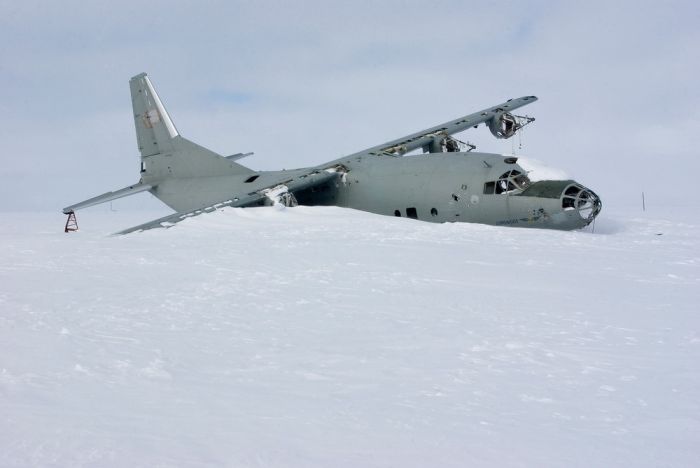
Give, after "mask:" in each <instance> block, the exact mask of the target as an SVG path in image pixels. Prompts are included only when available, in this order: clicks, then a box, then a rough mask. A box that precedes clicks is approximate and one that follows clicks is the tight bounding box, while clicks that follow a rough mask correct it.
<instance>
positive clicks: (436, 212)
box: [430, 208, 438, 216]
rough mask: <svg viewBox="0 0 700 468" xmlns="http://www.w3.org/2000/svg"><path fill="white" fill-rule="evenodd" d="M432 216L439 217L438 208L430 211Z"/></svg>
mask: <svg viewBox="0 0 700 468" xmlns="http://www.w3.org/2000/svg"><path fill="white" fill-rule="evenodd" d="M430 215H431V216H437V215H438V210H437V208H431V209H430Z"/></svg>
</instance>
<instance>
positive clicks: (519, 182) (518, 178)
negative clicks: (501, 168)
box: [484, 169, 530, 195]
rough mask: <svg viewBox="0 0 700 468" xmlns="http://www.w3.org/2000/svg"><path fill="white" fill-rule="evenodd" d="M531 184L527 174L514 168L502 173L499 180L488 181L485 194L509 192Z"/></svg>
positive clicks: (522, 188) (523, 188)
mask: <svg viewBox="0 0 700 468" xmlns="http://www.w3.org/2000/svg"><path fill="white" fill-rule="evenodd" d="M529 185H530V179H529V178H528V177H527V174H523V173H522V172H520V171H518V170H516V169H513V170H511V171H508V172H505V173H503V174H501V177H499V178H498V180H496V181H493V182H486V183H485V184H484V194H487V195H490V194H493V193H496V194H501V193H509V192H512V191H513V190H525V189H526V188H527V187H528V186H529Z"/></svg>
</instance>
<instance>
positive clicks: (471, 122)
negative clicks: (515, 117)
mask: <svg viewBox="0 0 700 468" xmlns="http://www.w3.org/2000/svg"><path fill="white" fill-rule="evenodd" d="M535 101H537V97H535V96H523V97H521V98H517V99H509V100H508V101H506V102H504V103H502V104H498V105H496V106H493V107H489V108H486V109H483V110H480V111H479V112H474V113H473V114H469V115H465V116H464V117H460V118H457V119H454V120H450V121H449V122H445V123H443V124H440V125H436V126H435V127H432V128H428V129H425V130H422V131H420V132H416V133H413V134H411V135H407V136H405V137H402V138H398V139H396V140H392V141H388V142H386V143H383V144H381V145H377V146H373V147H372V148H368V149H366V150H364V151H360V152H358V153H354V154H352V155H350V157H352V156H360V155H365V154H373V155H387V156H401V155H403V154H405V153H407V152H409V151H413V150H415V149H418V148H421V147H424V146H426V145H429V144H430V143H432V142H433V141H434V140H435V138H437V137H442V138H444V136H446V135H452V134H455V133H459V132H462V131H464V130H467V129H469V128H470V127H475V126H477V125H479V124H481V123H487V124H488V125H492V124H494V125H495V124H497V123H499V122H500V119H501V118H502V117H503V116H504V115H509V114H508V113H509V112H510V111H512V110H515V109H518V108H520V107H523V106H525V105H527V104H530V103H533V102H535ZM492 128H493V127H492ZM492 132H493V130H492ZM499 138H507V136H499Z"/></svg>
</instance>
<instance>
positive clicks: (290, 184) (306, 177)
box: [113, 168, 341, 235]
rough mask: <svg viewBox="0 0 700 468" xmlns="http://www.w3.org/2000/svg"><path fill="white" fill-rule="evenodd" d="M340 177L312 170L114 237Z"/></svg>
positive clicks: (256, 202) (254, 203) (252, 203)
mask: <svg viewBox="0 0 700 468" xmlns="http://www.w3.org/2000/svg"><path fill="white" fill-rule="evenodd" d="M340 176H341V173H340V172H337V171H336V170H335V169H334V168H330V169H326V170H322V169H310V170H309V171H307V172H303V173H302V174H299V175H297V176H296V177H293V178H291V179H287V180H279V181H277V182H275V183H273V184H271V185H268V186H266V187H263V188H260V189H258V190H255V191H254V192H248V193H239V194H234V195H232V196H231V198H229V199H227V200H222V201H220V202H216V203H212V204H209V205H206V206H203V207H201V208H197V209H194V210H189V211H180V212H178V213H173V214H171V215H168V216H163V217H162V218H158V219H154V220H153V221H149V222H147V223H144V224H139V225H138V226H133V227H130V228H128V229H124V230H123V231H119V232H115V233H114V234H113V235H123V234H129V233H131V232H136V231H147V230H149V229H154V228H163V227H164V228H169V227H172V226H174V225H175V224H177V223H179V222H180V221H184V220H185V219H187V218H192V217H195V216H199V215H201V214H206V213H211V212H212V211H216V210H218V209H220V208H224V207H226V206H231V207H236V208H244V207H249V206H257V205H259V204H260V202H261V201H263V200H265V199H266V198H267V199H269V200H271V201H272V200H274V199H275V197H276V196H278V195H280V194H283V193H294V192H297V191H300V190H305V189H307V188H311V187H314V186H316V185H321V184H323V183H325V182H328V181H330V180H332V179H335V178H337V177H340Z"/></svg>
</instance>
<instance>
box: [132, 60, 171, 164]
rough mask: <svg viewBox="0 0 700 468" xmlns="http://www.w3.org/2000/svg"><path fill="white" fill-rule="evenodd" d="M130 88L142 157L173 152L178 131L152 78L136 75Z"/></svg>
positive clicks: (143, 74)
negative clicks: (174, 139) (152, 82)
mask: <svg viewBox="0 0 700 468" xmlns="http://www.w3.org/2000/svg"><path fill="white" fill-rule="evenodd" d="M129 87H130V88H131V103H132V106H133V110H134V124H135V125H136V139H137V142H138V145H139V151H140V152H141V157H142V158H143V157H146V156H152V155H154V154H159V153H166V152H170V151H173V150H174V147H173V138H175V137H176V136H178V132H177V129H176V128H175V124H173V121H172V120H171V119H170V116H169V115H168V112H167V111H166V110H165V107H164V106H163V103H162V102H161V101H160V98H159V97H158V94H157V93H156V90H155V89H154V88H153V85H152V84H151V81H150V80H149V79H148V76H147V75H146V74H145V73H141V74H140V75H136V76H135V77H133V78H132V79H131V80H129Z"/></svg>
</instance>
